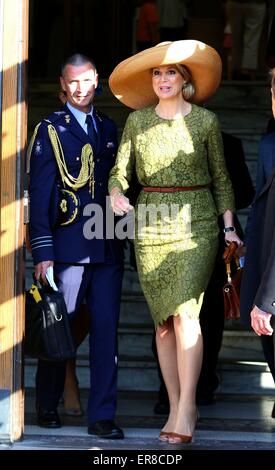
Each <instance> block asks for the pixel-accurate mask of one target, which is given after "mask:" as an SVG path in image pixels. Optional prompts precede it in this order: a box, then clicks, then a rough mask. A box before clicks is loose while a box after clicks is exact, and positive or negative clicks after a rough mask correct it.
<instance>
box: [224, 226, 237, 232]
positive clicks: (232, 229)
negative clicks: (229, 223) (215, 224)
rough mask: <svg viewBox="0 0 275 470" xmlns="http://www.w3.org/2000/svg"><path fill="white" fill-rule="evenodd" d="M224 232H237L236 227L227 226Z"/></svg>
mask: <svg viewBox="0 0 275 470" xmlns="http://www.w3.org/2000/svg"><path fill="white" fill-rule="evenodd" d="M223 231H224V233H227V232H236V229H235V227H225V228H224V229H223Z"/></svg>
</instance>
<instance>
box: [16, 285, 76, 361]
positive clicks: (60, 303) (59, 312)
mask: <svg viewBox="0 0 275 470" xmlns="http://www.w3.org/2000/svg"><path fill="white" fill-rule="evenodd" d="M25 314H26V317H25V340H24V352H25V354H26V355H27V356H30V357H35V358H39V359H44V360H48V361H63V360H67V359H71V358H74V357H75V355H76V348H75V345H74V341H73V337H72V333H71V327H70V322H69V318H68V313H67V308H66V304H65V301H64V298H63V295H62V294H61V292H57V291H54V290H53V289H52V288H51V287H49V286H44V285H41V284H40V283H39V282H37V281H35V282H34V283H33V284H32V286H31V288H30V290H29V291H27V292H26V311H25Z"/></svg>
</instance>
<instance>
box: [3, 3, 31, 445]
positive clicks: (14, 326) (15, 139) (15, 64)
mask: <svg viewBox="0 0 275 470" xmlns="http://www.w3.org/2000/svg"><path fill="white" fill-rule="evenodd" d="M28 9H29V0H0V38H1V41H0V65H1V78H0V87H1V89H0V94H1V98H0V125H1V135H2V138H1V145H0V200H1V213H0V228H1V244H0V252H1V257H0V286H1V288H0V417H1V418H0V423H1V426H0V441H5V440H8V441H10V442H13V441H14V440H17V439H19V438H21V437H22V434H23V428H24V390H23V367H22V361H23V356H22V338H23V333H24V269H23V244H24V223H23V175H24V166H25V165H24V157H25V150H26V141H27V102H26V94H27V93H26V82H27V75H26V68H27V60H28V23H29V18H28Z"/></svg>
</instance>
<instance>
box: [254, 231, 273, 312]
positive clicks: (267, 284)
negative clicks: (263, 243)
mask: <svg viewBox="0 0 275 470" xmlns="http://www.w3.org/2000/svg"><path fill="white" fill-rule="evenodd" d="M254 304H255V305H257V307H259V308H260V309H261V310H264V311H265V312H268V313H272V315H275V230H274V232H273V241H272V246H271V250H270V258H269V260H268V262H267V266H266V269H265V270H264V273H263V275H262V278H261V283H260V287H259V289H258V291H257V294H256V297H255V300H254Z"/></svg>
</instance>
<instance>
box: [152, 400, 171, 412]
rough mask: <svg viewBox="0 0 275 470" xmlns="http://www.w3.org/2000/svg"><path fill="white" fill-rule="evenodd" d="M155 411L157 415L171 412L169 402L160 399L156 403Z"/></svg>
mask: <svg viewBox="0 0 275 470" xmlns="http://www.w3.org/2000/svg"><path fill="white" fill-rule="evenodd" d="M154 413H155V414H156V415H169V413H170V406H169V403H166V402H164V401H158V402H157V403H156V404H155V407H154Z"/></svg>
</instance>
